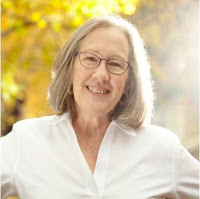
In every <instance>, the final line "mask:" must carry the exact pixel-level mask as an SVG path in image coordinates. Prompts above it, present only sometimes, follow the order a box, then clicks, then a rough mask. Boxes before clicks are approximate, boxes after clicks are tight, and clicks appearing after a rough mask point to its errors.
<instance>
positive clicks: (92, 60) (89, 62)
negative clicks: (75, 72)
mask: <svg viewBox="0 0 200 199" xmlns="http://www.w3.org/2000/svg"><path fill="white" fill-rule="evenodd" d="M77 55H79V61H80V63H81V65H82V66H84V67H86V68H97V67H98V66H99V65H100V63H101V61H102V60H105V61H106V67H107V69H108V71H110V72H111V73H114V74H116V75H121V74H123V73H125V72H126V70H127V68H128V67H129V65H130V64H129V63H128V62H126V61H122V60H117V59H112V60H106V59H101V58H100V57H98V56H97V55H94V54H92V53H87V52H78V53H77Z"/></svg>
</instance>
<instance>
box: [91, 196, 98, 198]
mask: <svg viewBox="0 0 200 199" xmlns="http://www.w3.org/2000/svg"><path fill="white" fill-rule="evenodd" d="M91 199H99V197H98V196H92V197H91Z"/></svg>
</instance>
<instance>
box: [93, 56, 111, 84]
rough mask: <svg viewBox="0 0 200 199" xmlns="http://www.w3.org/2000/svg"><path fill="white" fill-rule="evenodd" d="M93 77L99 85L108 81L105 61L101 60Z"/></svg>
mask: <svg viewBox="0 0 200 199" xmlns="http://www.w3.org/2000/svg"><path fill="white" fill-rule="evenodd" d="M93 75H94V78H95V79H96V80H97V81H98V83H99V84H104V83H106V82H107V81H108V80H109V79H110V76H109V72H108V70H107V67H106V61H105V60H101V63H100V64H99V66H98V67H97V68H96V69H95V72H94V74H93Z"/></svg>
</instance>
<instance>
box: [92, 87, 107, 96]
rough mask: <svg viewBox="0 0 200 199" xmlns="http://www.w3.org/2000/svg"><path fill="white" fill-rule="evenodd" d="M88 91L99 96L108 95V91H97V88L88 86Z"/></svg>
mask: <svg viewBox="0 0 200 199" xmlns="http://www.w3.org/2000/svg"><path fill="white" fill-rule="evenodd" d="M88 89H89V90H90V91H92V92H94V93H98V94H105V93H107V91H103V90H98V89H96V88H92V87H89V86H88Z"/></svg>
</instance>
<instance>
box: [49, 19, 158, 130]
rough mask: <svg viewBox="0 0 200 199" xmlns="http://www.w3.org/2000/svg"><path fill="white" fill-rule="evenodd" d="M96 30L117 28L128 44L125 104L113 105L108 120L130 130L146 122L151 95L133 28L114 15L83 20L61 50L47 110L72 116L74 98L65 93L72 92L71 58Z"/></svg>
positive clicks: (139, 41) (147, 71)
mask: <svg viewBox="0 0 200 199" xmlns="http://www.w3.org/2000/svg"><path fill="white" fill-rule="evenodd" d="M99 27H116V28H118V29H119V31H122V32H123V33H124V34H125V36H126V38H127V40H128V43H129V60H128V61H129V63H130V67H129V70H128V72H129V76H128V81H127V85H126V91H127V95H126V97H127V98H126V103H125V105H123V106H121V105H120V103H118V104H117V105H116V107H115V109H114V110H113V112H112V115H111V119H114V120H116V121H118V122H119V123H123V124H125V125H128V126H131V127H133V128H139V127H141V126H142V125H144V124H147V123H150V120H151V114H152V108H153V100H154V94H153V88H152V80H151V74H150V65H149V61H148V55H147V53H146V50H145V48H144V44H143V41H142V39H141V37H140V35H139V33H138V31H137V28H136V27H135V26H134V25H133V24H131V23H129V22H128V21H126V20H125V19H123V18H121V17H120V16H117V15H111V16H101V17H95V18H92V19H90V20H88V21H86V22H85V23H84V24H83V25H82V26H80V28H79V29H78V30H77V31H76V32H75V33H74V34H73V35H72V36H71V37H70V38H69V40H68V41H67V42H66V43H65V45H64V46H63V47H62V49H61V50H60V52H59V53H58V55H57V57H56V59H55V60H54V63H53V67H52V82H51V84H50V86H49V90H48V96H49V100H50V105H51V107H52V108H53V109H54V110H55V111H57V112H58V113H59V114H63V113H65V112H67V111H69V112H70V114H71V117H72V119H73V118H75V117H76V109H75V101H74V97H73V95H70V94H69V93H70V92H71V90H72V84H71V83H72V73H73V65H74V59H75V55H76V53H77V52H78V51H79V49H80V46H81V43H82V40H83V39H84V37H85V36H86V35H87V34H88V33H90V32H91V31H93V30H94V29H96V28H99ZM122 97H123V96H122Z"/></svg>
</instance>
